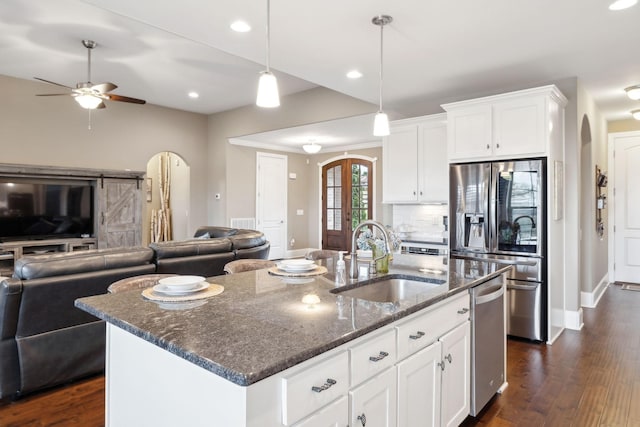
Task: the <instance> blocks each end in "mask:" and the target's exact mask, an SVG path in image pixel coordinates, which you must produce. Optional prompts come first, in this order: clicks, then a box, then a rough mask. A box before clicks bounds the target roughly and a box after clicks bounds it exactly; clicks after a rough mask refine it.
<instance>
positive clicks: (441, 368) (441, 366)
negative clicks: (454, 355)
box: [436, 360, 444, 371]
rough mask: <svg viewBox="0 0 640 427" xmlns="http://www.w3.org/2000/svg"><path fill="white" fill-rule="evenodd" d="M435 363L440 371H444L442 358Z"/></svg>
mask: <svg viewBox="0 0 640 427" xmlns="http://www.w3.org/2000/svg"><path fill="white" fill-rule="evenodd" d="M436 365H438V366H439V367H440V370H441V371H444V360H443V361H442V362H438V363H436Z"/></svg>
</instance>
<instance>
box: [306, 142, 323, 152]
mask: <svg viewBox="0 0 640 427" xmlns="http://www.w3.org/2000/svg"><path fill="white" fill-rule="evenodd" d="M302 149H303V150H304V151H305V152H307V153H309V154H316V153H317V152H319V151H320V150H321V149H322V146H321V145H318V144H315V143H313V142H312V143H311V144H305V145H303V146H302Z"/></svg>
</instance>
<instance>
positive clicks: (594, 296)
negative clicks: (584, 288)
mask: <svg viewBox="0 0 640 427" xmlns="http://www.w3.org/2000/svg"><path fill="white" fill-rule="evenodd" d="M607 286H609V273H607V274H605V275H604V276H603V277H602V279H600V282H599V283H598V286H596V288H595V289H594V290H593V291H592V292H580V305H582V306H583V307H587V308H595V307H596V306H597V305H598V302H599V301H600V298H602V295H604V291H606V290H607Z"/></svg>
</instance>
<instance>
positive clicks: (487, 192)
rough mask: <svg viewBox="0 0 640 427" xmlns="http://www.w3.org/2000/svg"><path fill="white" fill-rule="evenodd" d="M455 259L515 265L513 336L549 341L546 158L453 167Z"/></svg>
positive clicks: (510, 309) (510, 305) (510, 286)
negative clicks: (480, 259)
mask: <svg viewBox="0 0 640 427" xmlns="http://www.w3.org/2000/svg"><path fill="white" fill-rule="evenodd" d="M449 173H450V187H449V189H450V190H449V191H450V193H451V194H450V199H449V200H450V204H449V210H450V212H449V221H450V231H451V232H450V239H451V242H450V244H451V255H452V256H453V257H463V258H482V259H484V258H492V259H496V260H499V261H500V262H503V263H508V264H513V265H514V268H513V269H512V272H511V273H510V275H509V279H508V281H507V334H508V335H510V336H514V337H521V338H527V339H530V340H536V341H544V340H546V339H547V336H546V333H547V323H546V322H547V304H546V299H547V297H546V295H547V289H546V280H547V273H546V265H547V264H546V249H547V248H546V239H545V236H546V231H545V229H546V224H547V217H546V203H545V202H546V197H547V194H546V179H545V177H546V159H525V160H513V161H499V162H486V163H464V164H452V165H451V166H450V171H449Z"/></svg>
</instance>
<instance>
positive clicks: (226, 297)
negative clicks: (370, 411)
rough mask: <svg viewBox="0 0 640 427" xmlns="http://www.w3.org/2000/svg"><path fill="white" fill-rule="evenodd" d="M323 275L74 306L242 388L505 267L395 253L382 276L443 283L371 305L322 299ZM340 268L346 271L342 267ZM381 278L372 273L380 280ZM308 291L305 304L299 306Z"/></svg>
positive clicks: (125, 295) (230, 279)
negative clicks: (203, 294) (171, 298)
mask: <svg viewBox="0 0 640 427" xmlns="http://www.w3.org/2000/svg"><path fill="white" fill-rule="evenodd" d="M323 262H326V266H327V268H328V269H329V273H327V274H325V275H322V276H314V277H313V278H307V280H300V279H287V278H283V277H280V276H274V275H271V274H269V273H268V271H267V270H259V271H252V272H246V273H239V274H232V275H226V276H216V277H210V278H208V279H207V280H208V281H209V282H210V283H217V284H220V285H222V286H224V288H225V289H224V292H223V293H221V294H220V295H216V296H213V297H210V298H207V299H205V300H200V301H192V302H187V303H165V304H160V303H157V302H153V301H149V300H146V299H144V298H143V297H142V295H141V291H140V290H132V291H127V292H121V293H116V294H107V295H98V296H92V297H86V298H80V299H78V300H76V306H77V307H78V308H80V309H82V310H84V311H87V312H89V313H91V314H93V315H95V316H97V317H98V318H100V319H103V320H105V321H107V322H109V323H111V324H113V325H115V326H117V327H120V328H122V329H124V330H126V331H128V332H130V333H132V334H134V335H136V336H138V337H141V338H143V339H144V340H146V341H148V342H151V343H153V344H155V345H157V346H158V347H160V348H162V349H165V350H167V351H169V352H171V353H173V354H176V355H177V356H179V357H182V358H184V359H186V360H188V361H190V362H192V363H194V364H196V365H198V366H200V367H202V368H204V369H206V370H208V371H210V372H213V373H215V374H217V375H219V376H221V377H223V378H225V379H227V380H229V381H231V382H233V383H236V384H238V385H241V386H248V385H250V384H253V383H255V382H257V381H259V380H261V379H264V378H266V377H268V376H271V375H273V374H276V373H278V372H280V371H283V370H285V369H287V368H289V367H291V366H294V365H296V364H298V363H300V362H303V361H305V360H307V359H310V358H312V357H314V356H317V355H319V354H321V353H323V352H325V351H327V350H330V349H332V348H335V347H338V346H339V345H341V344H344V343H346V342H348V341H351V340H353V339H355V338H357V337H360V336H362V335H364V334H366V333H368V332H371V331H373V330H375V329H377V328H380V327H381V326H384V325H387V324H389V323H391V322H393V321H395V320H398V319H400V318H402V317H404V316H407V315H409V314H411V313H414V312H416V311H419V310H421V309H424V308H426V307H428V306H430V305H432V304H434V303H436V302H438V301H441V300H443V299H445V298H447V297H449V296H451V295H454V294H457V293H460V292H463V291H465V290H467V289H468V288H469V287H472V286H474V285H476V284H479V283H481V282H484V281H485V280H487V279H489V278H492V277H495V276H497V275H499V274H501V273H502V272H504V271H506V270H507V269H508V268H509V267H507V266H503V265H500V264H496V263H493V262H485V261H476V260H463V259H449V258H446V257H444V258H443V257H437V256H423V255H399V254H396V255H394V261H393V262H392V264H391V266H390V270H389V275H398V274H399V275H403V276H410V277H416V278H423V279H436V280H445V281H446V282H445V283H444V284H442V285H440V286H437V287H436V288H435V289H433V290H430V291H429V292H426V293H424V294H421V295H419V296H417V297H413V298H412V299H411V300H403V301H400V302H399V303H394V304H392V303H376V302H370V301H365V300H360V299H355V298H351V297H348V296H344V295H340V294H339V293H337V294H336V293H331V292H330V291H331V290H332V289H335V288H336V286H335V285H334V279H333V278H334V276H333V273H332V271H333V260H327V261H323ZM347 271H348V270H347ZM381 276H382V275H378V277H381ZM308 294H315V295H317V296H318V298H319V299H320V302H319V303H318V304H316V305H315V306H313V307H309V306H308V305H307V304H304V303H302V299H303V297H304V296H305V295H308Z"/></svg>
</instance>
